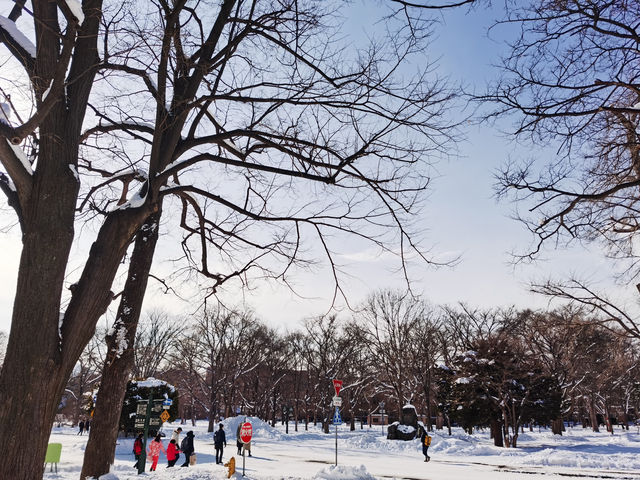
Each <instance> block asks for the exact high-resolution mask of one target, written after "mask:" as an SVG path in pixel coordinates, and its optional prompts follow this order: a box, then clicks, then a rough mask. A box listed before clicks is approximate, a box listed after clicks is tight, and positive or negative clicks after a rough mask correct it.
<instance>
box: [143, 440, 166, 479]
mask: <svg viewBox="0 0 640 480" xmlns="http://www.w3.org/2000/svg"><path fill="white" fill-rule="evenodd" d="M160 452H162V453H164V454H165V455H166V454H167V452H166V451H165V449H164V445H162V439H161V437H160V435H156V438H154V439H153V442H151V443H150V444H149V449H148V450H147V454H148V455H149V456H150V457H151V470H150V471H151V472H155V471H156V467H157V466H158V459H159V458H160Z"/></svg>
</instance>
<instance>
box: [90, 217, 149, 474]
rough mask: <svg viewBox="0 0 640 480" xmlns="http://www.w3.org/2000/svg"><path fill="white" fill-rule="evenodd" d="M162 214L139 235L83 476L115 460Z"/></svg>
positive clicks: (110, 341)
mask: <svg viewBox="0 0 640 480" xmlns="http://www.w3.org/2000/svg"><path fill="white" fill-rule="evenodd" d="M160 215H161V212H160V210H158V211H157V212H155V213H154V214H152V215H151V216H150V217H149V218H147V220H146V221H145V223H144V224H143V225H142V227H141V228H140V230H139V231H138V233H137V235H136V241H135V245H134V248H133V253H132V254H131V260H130V263H129V272H128V276H127V280H126V282H125V286H124V290H123V292H122V296H121V297H120V304H119V306H118V312H117V316H116V321H115V322H114V325H113V328H112V330H111V331H110V332H109V334H108V335H107V347H108V352H107V359H106V361H105V364H104V367H103V370H102V377H101V382H100V390H99V392H98V397H97V399H96V406H95V412H94V416H93V422H92V427H91V430H90V432H89V440H88V442H87V448H86V450H85V454H84V462H83V464H82V473H81V475H80V478H86V477H95V478H98V477H100V476H101V475H105V474H107V473H109V469H110V467H111V465H112V464H113V461H114V456H115V448H116V440H117V438H118V431H119V424H120V412H121V411H122V402H123V401H124V395H125V392H126V390H127V381H128V380H129V375H130V373H131V369H132V367H133V356H134V348H135V337H136V331H137V329H138V322H139V320H140V314H141V312H142V303H143V300H144V295H145V292H146V289H147V282H148V278H149V272H150V270H151V264H152V262H153V255H154V252H155V248H156V244H157V241H158V229H159V221H160Z"/></svg>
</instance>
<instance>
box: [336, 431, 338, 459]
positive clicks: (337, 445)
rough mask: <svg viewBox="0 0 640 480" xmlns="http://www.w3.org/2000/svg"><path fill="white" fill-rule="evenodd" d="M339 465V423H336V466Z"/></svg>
mask: <svg viewBox="0 0 640 480" xmlns="http://www.w3.org/2000/svg"><path fill="white" fill-rule="evenodd" d="M337 466H338V424H337V423H336V467H337Z"/></svg>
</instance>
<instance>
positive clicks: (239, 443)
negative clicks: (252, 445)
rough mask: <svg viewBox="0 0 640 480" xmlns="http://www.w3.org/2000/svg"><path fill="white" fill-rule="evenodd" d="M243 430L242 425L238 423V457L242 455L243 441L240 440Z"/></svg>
mask: <svg viewBox="0 0 640 480" xmlns="http://www.w3.org/2000/svg"><path fill="white" fill-rule="evenodd" d="M241 428H242V423H238V428H236V447H238V455H242V445H243V443H242V440H240V429H241Z"/></svg>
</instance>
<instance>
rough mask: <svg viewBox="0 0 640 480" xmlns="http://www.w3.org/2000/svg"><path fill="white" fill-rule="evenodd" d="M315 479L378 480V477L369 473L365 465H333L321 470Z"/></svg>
mask: <svg viewBox="0 0 640 480" xmlns="http://www.w3.org/2000/svg"><path fill="white" fill-rule="evenodd" d="M313 478H314V479H318V480H376V477H374V476H373V475H371V474H370V473H369V472H367V469H366V468H365V466H364V465H360V466H359V467H345V466H342V465H338V466H337V467H336V466H335V465H332V466H330V467H327V468H324V469H322V470H320V471H319V472H318V473H317V474H316V475H315V476H314V477H313Z"/></svg>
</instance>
